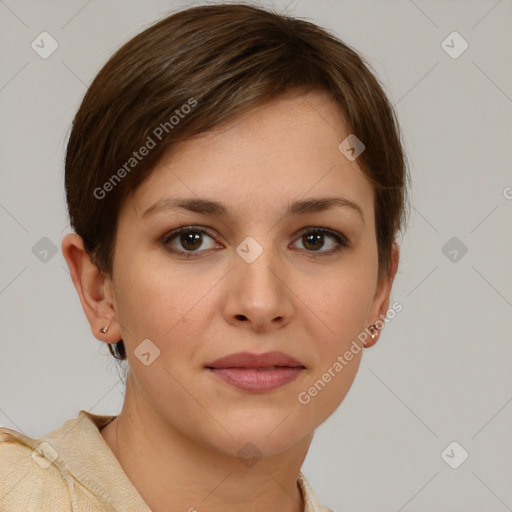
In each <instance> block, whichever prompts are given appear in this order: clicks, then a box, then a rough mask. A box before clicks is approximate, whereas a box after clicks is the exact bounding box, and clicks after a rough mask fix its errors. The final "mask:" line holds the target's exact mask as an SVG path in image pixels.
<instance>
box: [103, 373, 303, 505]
mask: <svg viewBox="0 0 512 512" xmlns="http://www.w3.org/2000/svg"><path fill="white" fill-rule="evenodd" d="M130 380H131V379H130V378H129V379H128V382H127V389H126V397H125V402H124V405H123V409H122V411H121V413H120V414H119V416H118V417H117V418H116V419H115V420H113V421H112V422H111V423H109V425H107V426H106V427H105V428H104V429H102V430H101V435H102V436H103V438H104V439H105V442H106V443H107V445H108V446H109V447H110V449H111V450H112V451H113V452H114V454H115V456H116V458H117V459H118V461H119V463H120V465H121V467H122V468H123V470H124V472H125V473H126V475H127V476H128V478H129V479H130V481H131V482H132V483H133V485H134V486H135V488H136V489H137V491H138V492H139V494H140V495H141V497H142V499H143V500H144V501H145V502H146V504H147V505H148V506H149V508H150V509H151V511H152V512H161V511H162V512H163V511H166V512H174V511H176V512H178V511H180V512H182V511H189V512H195V511H197V512H206V511H209V510H212V511H213V510H223V511H226V512H235V511H242V510H243V511H244V512H256V511H258V512H259V511H261V510H265V511H268V512H272V511H276V512H277V511H279V512H302V511H303V510H304V503H303V500H302V495H301V492H300V490H299V487H298V484H297V477H298V474H299V471H300V468H301V466H302V463H303V461H304V458H305V457H306V454H307V450H308V448H309V445H310V444H311V441H312V437H313V436H312V434H311V435H310V436H307V437H306V438H305V439H303V440H302V441H300V442H299V443H297V444H296V445H294V446H292V447H291V448H288V449H286V450H285V451H283V452H281V453H278V454H276V455H271V456H265V457H261V458H260V459H258V460H255V461H252V463H251V461H247V462H246V463H244V462H243V461H242V460H241V459H240V458H238V457H236V456H233V455H230V454H225V453H221V452H219V451H218V450H216V449H215V447H214V446H211V445H207V444H206V443H205V444H199V443H197V442H195V441H194V440H192V439H190V438H188V437H187V435H186V433H182V432H179V431H177V430H176V429H173V428H172V426H169V424H168V423H167V422H165V421H164V420H163V418H162V417H161V416H160V415H158V414H157V413H156V412H155V411H154V410H153V409H152V408H151V407H150V406H149V405H148V404H147V403H146V402H142V401H140V400H139V401H134V400H133V399H132V400H131V398H132V395H131V394H130V390H131V385H130ZM132 404H133V405H132Z"/></svg>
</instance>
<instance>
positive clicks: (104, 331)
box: [100, 320, 113, 334]
mask: <svg viewBox="0 0 512 512" xmlns="http://www.w3.org/2000/svg"><path fill="white" fill-rule="evenodd" d="M112 322H113V320H111V321H110V324H111V323H112ZM110 324H108V325H107V327H102V328H101V329H100V332H101V333H103V334H106V332H107V331H108V328H109V327H110Z"/></svg>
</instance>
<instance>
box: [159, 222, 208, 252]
mask: <svg viewBox="0 0 512 512" xmlns="http://www.w3.org/2000/svg"><path fill="white" fill-rule="evenodd" d="M205 236H206V237H208V238H209V239H210V240H211V242H210V243H209V244H206V247H204V240H203V237H205ZM162 244H163V245H165V246H166V248H167V249H168V250H169V251H171V252H174V253H179V254H180V255H183V256H186V257H190V256H195V255H196V254H195V253H199V252H203V250H204V249H212V248H214V247H215V246H216V242H215V241H214V240H213V238H212V237H211V236H210V235H209V234H208V232H207V231H205V230H204V229H200V228H195V227H194V226H185V227H182V228H179V229H175V230H174V231H172V232H171V233H168V234H167V235H165V236H164V238H163V240H162ZM176 245H179V246H181V248H176ZM201 248H202V249H203V250H200V249H201Z"/></svg>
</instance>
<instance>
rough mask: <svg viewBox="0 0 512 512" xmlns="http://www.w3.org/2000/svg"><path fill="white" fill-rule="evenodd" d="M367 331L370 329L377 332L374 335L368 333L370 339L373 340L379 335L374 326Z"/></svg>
mask: <svg viewBox="0 0 512 512" xmlns="http://www.w3.org/2000/svg"><path fill="white" fill-rule="evenodd" d="M368 329H370V331H377V332H376V333H374V332H371V333H370V337H371V339H372V340H374V339H375V338H376V337H377V336H378V335H379V329H377V327H376V326H375V325H370V327H368Z"/></svg>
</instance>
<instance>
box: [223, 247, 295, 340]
mask: <svg viewBox="0 0 512 512" xmlns="http://www.w3.org/2000/svg"><path fill="white" fill-rule="evenodd" d="M260 246H261V242H260ZM244 248H246V247H241V248H239V249H242V250H241V251H240V254H242V256H240V254H239V253H236V254H234V260H235V262H234V268H233V269H232V270H231V272H229V280H227V282H226V283H225V286H226V300H225V306H224V315H225V317H226V321H227V322H228V323H230V324H232V325H235V326H237V327H240V326H241V324H243V323H245V324H246V328H247V329H250V330H252V331H254V332H264V331H267V330H272V329H278V328H282V327H284V326H285V325H287V324H288V323H289V322H290V320H291V318H292V315H293V301H292V297H293V292H292V290H291V288H290V272H289V270H288V269H287V268H286V265H285V263H284V262H283V261H282V259H281V258H279V255H277V254H276V253H275V251H273V250H272V248H271V247H268V246H267V247H266V248H265V249H263V247H261V248H262V249H263V250H262V252H261V254H259V255H258V256H257V257H256V259H254V260H253V261H251V260H252V258H245V256H244V252H243V249H244ZM250 249H251V250H253V249H254V248H253V247H251V248H250ZM253 256H254V255H253Z"/></svg>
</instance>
